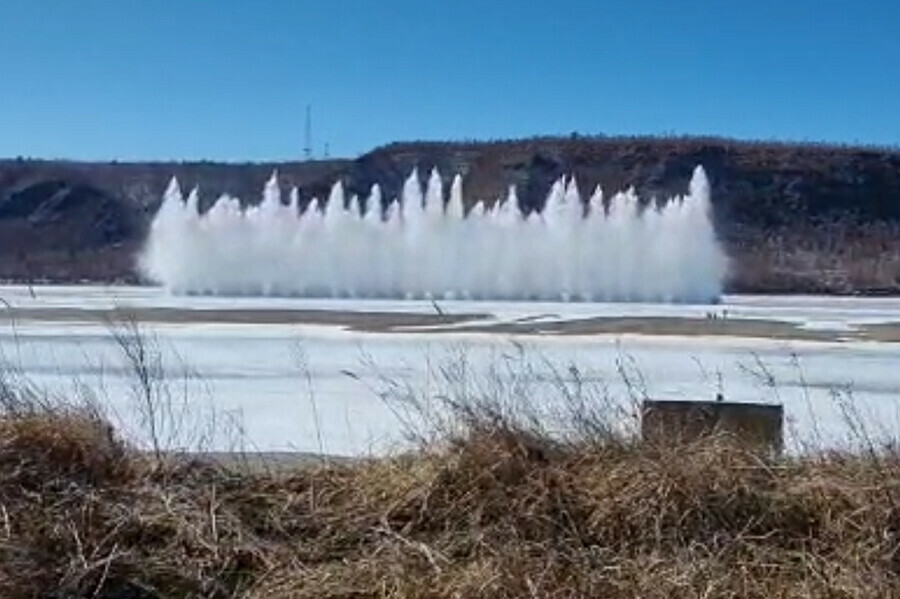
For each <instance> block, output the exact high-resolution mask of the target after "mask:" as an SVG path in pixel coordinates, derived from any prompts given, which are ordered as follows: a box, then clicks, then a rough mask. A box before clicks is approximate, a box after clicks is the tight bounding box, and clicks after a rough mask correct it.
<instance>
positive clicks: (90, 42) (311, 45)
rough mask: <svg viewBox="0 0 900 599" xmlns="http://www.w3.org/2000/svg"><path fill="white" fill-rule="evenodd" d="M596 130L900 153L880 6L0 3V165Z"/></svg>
mask: <svg viewBox="0 0 900 599" xmlns="http://www.w3.org/2000/svg"><path fill="white" fill-rule="evenodd" d="M307 103H310V104H312V105H313V128H314V130H313V136H314V144H315V146H316V151H317V153H321V152H322V146H323V144H324V142H326V141H328V142H329V143H330V146H331V152H332V154H333V155H340V156H355V155H358V154H359V153H362V152H364V151H366V150H368V149H370V148H372V147H374V146H376V145H378V144H382V143H385V142H389V141H394V140H409V139H459V138H497V137H517V136H525V135H533V134H554V133H563V134H567V133H569V132H572V131H579V132H582V133H597V132H604V133H607V134H620V133H621V134H646V133H650V134H657V133H666V132H677V133H691V134H715V135H726V136H735V137H742V138H764V139H768V138H779V139H787V140H808V141H814V140H826V141H839V142H851V143H852V142H861V143H874V144H892V145H893V144H897V143H900V2H898V1H896V0H854V1H850V0H846V1H842V2H838V1H836V0H693V1H691V0H617V1H601V0H552V1H540V0H457V1H454V2H451V1H441V0H322V1H318V2H313V1H303V0H256V1H251V0H241V1H239V0H0V156H16V155H25V156H35V157H45V158H51V157H69V158H79V159H113V158H116V159H120V160H125V159H166V158H178V159H182V158H184V159H193V158H210V159H227V160H243V159H253V160H262V159H289V158H294V157H299V156H300V155H301V152H302V147H303V122H304V106H305V105H306V104H307Z"/></svg>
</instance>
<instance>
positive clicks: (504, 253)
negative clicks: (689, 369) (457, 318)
mask: <svg viewBox="0 0 900 599" xmlns="http://www.w3.org/2000/svg"><path fill="white" fill-rule="evenodd" d="M444 191H445V189H444V185H443V182H442V180H441V177H440V175H439V173H438V172H437V170H434V171H432V172H431V174H430V176H429V178H428V183H427V185H426V187H425V190H424V193H423V189H422V186H421V184H420V182H419V177H418V174H417V173H416V172H415V171H413V173H412V174H411V175H410V176H409V178H407V180H406V182H405V183H404V185H403V190H402V193H401V197H400V198H398V199H396V200H395V201H393V202H390V203H389V204H387V206H385V207H384V208H383V205H382V191H381V189H380V187H379V186H378V185H374V186H373V187H372V189H371V191H370V192H369V195H368V197H367V198H365V199H364V200H363V199H362V198H358V197H356V196H354V197H352V198H348V197H347V195H346V192H345V191H344V188H343V185H342V183H341V182H340V181H338V182H336V183H335V184H334V186H333V187H332V189H331V193H330V195H329V198H328V201H327V203H325V204H320V203H319V202H318V201H315V200H314V201H312V202H310V203H309V204H308V205H307V206H306V208H305V210H303V211H302V212H301V211H300V206H299V203H300V202H299V193H298V191H297V190H296V189H292V190H291V192H290V196H289V201H288V202H287V203H284V202H283V201H282V197H281V188H280V187H279V184H278V179H277V173H275V174H273V175H272V178H271V179H270V180H269V181H268V182H267V183H266V185H265V188H264V190H263V197H262V201H261V202H260V203H259V204H258V205H256V206H251V207H246V208H242V206H241V203H240V201H239V200H238V199H237V198H233V197H231V196H228V195H224V196H222V197H220V198H219V200H218V201H216V202H215V204H213V206H212V207H211V208H210V209H209V210H208V211H206V212H205V213H204V214H201V213H200V212H199V209H198V205H199V194H198V192H197V190H196V189H195V190H193V191H192V192H191V193H190V194H189V195H188V198H187V199H185V198H184V196H183V193H182V191H181V189H180V187H179V185H178V182H177V181H176V180H175V179H172V182H171V183H170V184H169V186H168V188H167V190H166V192H165V196H164V198H163V203H162V206H161V208H160V210H159V212H158V213H157V215H156V217H155V218H154V220H153V223H152V226H151V229H150V234H149V238H148V241H147V244H146V247H145V249H144V252H143V253H142V255H141V257H140V268H141V271H142V273H143V274H144V275H145V276H146V277H147V278H148V279H150V280H152V281H154V282H157V283H159V284H162V285H163V286H165V287H166V288H168V289H169V290H170V291H171V292H172V293H176V294H216V295H288V296H302V297H354V298H442V299H453V298H456V299H503V300H554V301H556V300H562V301H648V302H650V301H652V302H698V303H705V302H711V301H716V300H717V299H718V298H719V296H720V294H721V286H722V279H723V277H724V274H725V269H726V259H725V257H724V254H723V252H722V250H721V248H720V247H719V244H718V243H717V240H716V236H715V232H714V230H713V226H712V222H711V220H710V198H709V183H708V181H707V178H706V174H705V173H704V171H703V169H702V168H701V167H699V166H698V167H697V168H696V169H695V171H694V174H693V177H692V179H691V182H690V187H689V193H688V194H687V195H686V196H683V197H682V196H678V197H674V198H671V199H669V200H668V201H667V202H665V203H664V204H662V205H661V206H656V205H653V204H651V205H648V206H642V205H641V202H640V201H639V200H638V197H637V195H636V194H635V192H634V190H627V191H624V192H620V193H617V194H615V195H613V196H612V197H611V198H610V199H609V201H608V202H606V201H605V200H604V196H603V191H602V190H601V189H600V188H599V187H598V188H597V189H595V190H594V191H593V193H592V194H591V196H590V197H589V198H588V200H587V201H586V202H585V201H584V200H583V199H582V196H581V192H580V190H579V188H578V184H577V182H576V180H575V179H574V178H568V179H566V178H561V179H559V180H557V181H556V182H555V183H554V184H553V186H552V188H551V189H550V192H549V194H548V196H547V200H546V203H545V205H544V208H543V209H542V210H541V211H540V212H539V213H538V212H532V213H530V214H529V215H527V216H523V214H522V212H521V211H520V209H519V205H518V199H517V196H516V189H515V187H511V188H510V189H509V192H508V194H507V196H506V198H504V199H503V200H502V201H499V202H496V203H494V204H493V205H492V206H490V207H488V206H486V205H485V204H484V203H483V202H480V201H479V202H476V203H475V204H474V205H472V206H471V208H469V210H468V211H467V210H466V209H465V205H464V202H463V184H462V179H461V178H460V177H459V176H456V177H455V178H454V179H453V182H452V184H451V186H450V190H449V196H448V197H447V199H446V201H445V195H444Z"/></svg>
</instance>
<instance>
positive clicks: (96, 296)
mask: <svg viewBox="0 0 900 599" xmlns="http://www.w3.org/2000/svg"><path fill="white" fill-rule="evenodd" d="M33 292H34V296H32V294H31V292H29V291H28V290H27V289H26V288H23V287H5V288H2V289H0V295H2V296H3V297H4V298H5V299H6V300H7V301H8V302H10V303H11V304H12V305H14V306H17V307H21V308H31V309H39V308H42V307H43V308H47V307H53V306H57V307H58V306H75V307H79V306H80V307H94V308H97V307H110V306H115V305H124V304H127V305H130V306H143V307H151V306H158V305H162V304H165V305H173V306H177V307H181V308H185V309H211V308H213V309H214V308H216V307H218V308H221V307H231V308H234V307H249V308H250V309H259V310H264V309H267V307H279V308H284V307H304V308H309V307H311V306H317V307H320V308H332V309H345V308H347V307H352V308H353V309H357V310H366V309H367V308H370V309H374V310H384V309H393V308H396V309H397V310H403V311H409V310H422V311H430V312H433V310H434V308H433V306H431V305H430V303H429V302H388V301H384V302H360V301H351V300H343V301H333V300H299V299H297V300H273V299H268V300H260V299H259V298H246V299H241V300H224V299H222V298H184V297H177V298H174V297H171V296H168V295H166V294H164V293H162V292H160V291H159V290H157V289H152V288H92V287H67V288H58V287H36V288H34V290H33ZM441 305H442V306H443V307H444V308H445V309H446V310H448V311H451V312H452V311H466V310H471V311H488V312H490V313H492V314H494V315H495V316H496V318H498V319H513V318H521V317H527V316H531V317H535V316H541V315H545V316H544V317H548V316H546V314H547V313H552V314H553V315H554V316H553V317H557V318H576V317H585V316H597V315H621V314H641V315H650V314H655V315H682V316H688V317H696V318H703V317H704V310H708V309H709V308H708V307H705V308H704V307H702V306H671V305H640V306H635V305H626V304H558V303H555V304H554V303H551V304H546V305H541V304H539V305H532V304H526V303H521V302H514V303H500V302H494V303H487V302H442V304H441ZM716 309H717V310H720V311H721V310H728V311H729V318H738V317H740V318H744V317H747V318H768V319H772V318H775V319H777V318H784V319H793V320H794V321H796V322H808V323H813V326H815V323H822V322H831V323H838V324H840V323H843V324H846V323H856V322H860V321H898V320H900V301H898V300H892V299H873V300H864V299H853V300H848V299H833V298H800V297H797V298H759V297H726V298H725V303H723V304H722V305H720V306H717V307H716ZM143 326H144V329H145V331H146V332H147V333H148V334H149V335H150V338H151V339H154V340H156V342H157V343H158V344H159V347H160V348H161V350H162V351H163V354H164V356H165V361H166V365H167V368H168V374H169V376H170V378H171V381H173V382H174V384H173V385H172V393H173V394H174V396H175V397H176V399H178V401H179V402H181V401H184V402H186V403H187V405H188V406H189V407H190V410H189V411H190V412H191V414H193V415H194V416H195V417H196V418H197V419H198V420H199V419H202V418H203V417H204V414H208V413H209V410H212V409H214V410H215V411H216V412H217V413H218V414H219V418H220V420H222V419H231V420H232V421H233V422H234V423H236V424H238V423H239V424H240V426H241V427H242V428H243V430H244V432H245V433H246V436H245V439H246V445H247V448H250V449H261V450H272V451H274V450H290V449H294V450H303V451H318V449H319V447H318V438H319V435H317V429H318V430H319V431H321V433H322V434H321V438H322V440H323V444H324V447H323V449H325V450H326V451H328V452H331V453H338V454H359V453H368V452H370V451H374V452H380V451H384V450H386V449H388V448H390V447H395V446H396V444H397V443H400V442H401V441H402V434H401V432H402V431H401V427H400V423H399V422H398V421H397V419H396V417H395V416H394V414H393V412H392V411H391V409H390V407H389V406H388V405H386V404H385V403H384V402H383V401H382V400H381V399H380V398H379V396H378V391H379V390H382V389H381V387H380V385H382V384H383V383H384V380H385V379H390V380H394V381H396V382H398V383H400V384H401V386H402V385H408V386H409V387H410V388H413V389H416V390H420V391H423V392H426V393H431V394H436V393H440V392H444V391H446V389H441V382H440V380H439V376H438V375H437V370H438V369H439V368H438V367H439V366H441V365H446V364H448V363H452V362H454V361H458V360H459V359H461V357H463V356H465V357H466V359H467V360H468V362H469V363H471V364H476V365H483V366H484V367H487V366H489V365H492V364H493V365H496V364H498V363H499V364H506V363H509V361H510V360H513V361H515V360H520V362H518V364H519V365H520V366H521V368H519V370H518V371H519V372H520V374H521V376H522V377H524V379H523V380H525V381H526V382H527V383H528V385H530V386H531V388H532V391H533V393H534V394H535V395H538V396H542V394H543V396H546V397H549V398H552V396H553V394H554V393H557V392H556V391H554V390H553V384H552V381H553V378H554V377H555V376H558V375H559V374H560V373H561V374H562V375H563V378H565V377H568V376H570V375H569V374H568V373H569V369H568V367H569V365H570V364H571V365H575V366H577V368H578V369H579V371H580V373H581V374H580V376H581V377H582V379H583V380H587V381H589V382H590V383H591V384H592V385H596V386H597V387H598V388H606V389H607V392H608V394H609V395H610V396H611V397H614V398H618V399H622V398H627V397H628V388H627V387H628V386H627V385H626V384H625V383H624V381H623V378H622V376H621V374H622V370H623V368H624V369H625V370H626V371H627V372H630V373H631V374H632V379H633V380H638V381H643V382H642V383H641V385H642V386H644V387H645V389H644V391H646V393H647V394H648V395H649V396H651V397H654V398H672V399H708V398H711V397H713V396H714V395H715V393H717V392H718V391H720V390H721V391H722V392H724V394H725V395H726V397H728V398H729V399H734V400H739V401H750V400H766V401H780V402H783V403H784V404H785V406H786V411H787V414H788V417H789V418H790V419H791V420H792V421H794V422H795V424H796V428H797V430H799V431H800V433H801V435H804V436H807V437H808V436H810V435H812V434H813V433H814V432H816V430H818V432H819V434H821V435H823V437H825V438H826V439H827V440H828V442H829V443H835V442H840V440H841V439H842V438H843V435H845V434H846V432H847V431H846V429H845V427H843V425H842V424H843V423H842V416H841V409H840V405H839V400H841V398H846V397H851V396H852V401H853V402H854V405H855V406H857V408H858V409H860V410H861V411H862V412H863V414H864V415H865V416H866V419H867V420H868V421H869V422H871V423H873V425H875V426H876V427H880V428H881V429H884V430H885V431H886V432H888V433H890V432H891V431H892V430H896V426H897V424H900V419H898V406H900V404H898V398H900V369H898V368H897V367H896V365H897V364H898V363H900V362H898V360H900V344H891V343H874V342H844V343H825V342H810V341H797V342H785V341H776V340H764V339H763V340H760V339H746V338H729V337H716V338H708V337H700V336H694V337H654V336H631V335H626V336H596V337H565V338H560V337H519V338H516V339H515V340H511V339H510V338H509V337H507V336H504V335H493V334H492V335H488V334H481V335H457V334H452V335H448V334H415V335H412V334H398V333H390V334H378V333H357V332H351V331H345V330H342V329H341V328H339V327H328V326H308V325H301V326H296V325H290V326H289V325H264V326H263V325H246V324H243V325H242V324H229V325H225V324H196V323H190V322H188V323H180V324H149V323H148V324H145V325H143ZM519 347H524V348H525V349H524V354H523V353H521V352H520V349H519ZM0 351H2V357H3V360H4V361H5V363H6V364H7V365H8V366H11V367H14V368H15V369H16V370H18V371H19V372H20V373H21V375H22V376H23V377H26V378H28V379H29V380H31V381H32V382H34V383H36V384H38V385H39V386H42V387H45V388H47V389H51V390H55V391H57V392H60V393H64V394H67V395H70V394H71V393H73V392H76V391H78V392H83V391H84V390H85V389H89V390H91V391H92V392H93V393H94V394H96V395H97V396H98V397H99V398H100V399H101V401H102V402H103V403H104V404H105V405H106V406H107V407H108V409H109V410H111V411H112V412H113V414H114V415H115V417H116V418H117V419H119V420H120V421H121V423H122V424H123V425H124V426H125V428H126V430H128V431H129V434H130V435H131V436H132V437H133V438H135V439H144V440H146V439H145V436H144V435H143V433H142V432H141V430H142V429H141V425H140V418H139V414H138V413H137V412H136V410H135V404H134V402H133V401H132V400H131V399H130V398H129V395H128V390H129V387H128V385H129V381H130V377H129V374H128V370H127V368H126V365H125V363H124V360H123V358H122V355H121V352H120V351H119V350H118V348H117V347H116V345H115V343H114V341H113V340H112V338H111V336H110V332H109V330H108V328H107V327H106V326H105V325H103V324H100V323H98V322H96V321H95V322H88V321H85V322H73V323H59V322H50V321H45V320H42V319H40V318H39V317H29V318H26V319H17V320H15V321H12V322H9V321H7V322H5V323H3V324H2V325H0ZM523 355H524V358H523V357H522V356H523ZM523 359H524V360H525V362H527V363H528V365H527V368H526V367H525V366H523V365H522V363H521V360H523ZM513 371H515V369H514V370H513ZM513 371H510V372H513ZM510 376H511V375H510ZM773 382H774V386H773V385H771V383H773ZM310 384H311V388H310ZM633 390H634V387H633V386H632V391H633ZM313 405H315V407H316V410H313ZM313 413H318V415H319V419H318V422H316V421H315V419H314V418H313ZM233 442H234V439H233V438H230V437H225V436H220V437H217V438H216V439H215V443H214V447H215V448H218V449H230V448H234V446H233V444H232V443H233Z"/></svg>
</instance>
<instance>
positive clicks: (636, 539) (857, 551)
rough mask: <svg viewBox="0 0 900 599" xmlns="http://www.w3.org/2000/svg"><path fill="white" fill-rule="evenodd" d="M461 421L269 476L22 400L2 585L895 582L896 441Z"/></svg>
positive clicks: (550, 588)
mask: <svg viewBox="0 0 900 599" xmlns="http://www.w3.org/2000/svg"><path fill="white" fill-rule="evenodd" d="M461 418H462V420H463V424H464V426H462V427H461V428H460V429H459V432H458V434H456V435H453V436H451V437H448V438H445V439H443V440H442V441H441V442H439V443H437V444H435V445H431V446H426V447H423V448H422V449H421V450H420V451H419V452H415V453H411V454H408V455H401V456H397V457H392V458H381V459H374V458H373V459H366V460H359V461H350V462H328V461H323V462H320V463H313V464H307V465H305V466H297V467H296V468H288V469H279V470H277V471H275V470H272V471H269V470H266V469H265V468H258V467H254V468H251V467H241V466H239V465H237V466H236V465H231V466H217V465H215V464H214V463H210V462H205V463H204V462H198V461H192V460H191V459H190V458H189V457H188V456H183V457H180V458H179V457H177V456H175V457H170V458H164V459H163V460H162V461H156V460H154V459H151V458H149V457H147V456H146V455H144V454H137V453H134V452H132V451H131V450H129V448H128V447H126V446H125V445H123V444H122V443H121V442H119V441H117V440H116V439H115V437H114V435H113V433H112V431H111V429H110V428H109V427H108V426H107V425H105V424H104V423H103V421H102V420H101V419H100V418H99V417H98V416H97V415H96V414H94V413H92V412H89V411H84V410H83V409H63V408H48V407H43V408H39V409H34V408H29V409H22V408H21V406H19V407H13V408H11V407H9V406H7V408H6V409H5V411H4V416H3V418H2V420H0V508H2V509H0V595H2V596H3V597H8V598H10V599H17V598H22V599H25V598H32V597H60V598H61V597H67V598H76V597H84V598H88V597H92V598H109V599H112V598H146V599H150V598H161V597H172V598H176V597H177V598H184V597H210V598H226V597H242V598H248V599H249V598H263V597H265V598H278V597H284V598H288V597H292V598H294V597H300V598H302V597H310V598H321V599H326V598H345V599H347V598H351V597H352V598H362V597H372V598H377V597H384V598H413V597H416V598H435V599H437V598H443V597H446V598H458V597H475V598H477V597H484V598H487V597H498V598H500V597H510V598H512V597H558V598H575V597H605V598H611V599H616V598H625V597H634V598H638V597H640V598H647V599H652V598H659V599H663V598H700V597H710V598H718V597H744V598H760V599H763V598H765V599H769V598H772V597H817V598H819V597H821V598H850V597H854V598H868V597H871V598H875V597H895V596H898V594H900V561H898V554H897V549H898V547H900V456H898V455H897V454H896V453H894V452H893V451H891V450H883V451H882V450H875V449H873V448H871V447H869V448H868V449H867V450H865V451H860V452H859V453H855V454H853V453H850V454H830V455H818V456H812V455H810V456H806V457H802V458H783V459H764V458H761V457H759V456H756V455H753V454H750V453H747V452H745V451H742V450H741V449H739V448H738V447H736V446H734V445H732V444H730V443H729V442H728V441H727V439H706V440H703V441H701V442H699V443H696V444H694V445H691V446H685V447H681V448H678V449H673V448H664V447H645V446H644V447H642V446H639V445H635V444H633V443H631V442H629V441H628V440H627V439H626V438H618V437H616V436H614V435H610V434H607V433H603V432H601V431H602V430H603V429H602V427H601V428H599V429H592V430H593V432H591V433H587V434H582V435H579V436H577V437H575V438H571V439H568V440H566V441H560V440H555V439H554V438H551V437H550V436H548V435H546V434H543V433H541V432H540V431H539V430H538V429H537V428H535V427H533V426H528V425H524V424H522V423H518V422H516V421H515V420H514V419H510V418H509V417H504V416H501V415H499V414H498V413H496V412H493V413H492V412H489V411H478V410H474V411H473V410H468V409H464V410H463V411H462V413H461ZM686 456H689V457H690V459H685V458H686Z"/></svg>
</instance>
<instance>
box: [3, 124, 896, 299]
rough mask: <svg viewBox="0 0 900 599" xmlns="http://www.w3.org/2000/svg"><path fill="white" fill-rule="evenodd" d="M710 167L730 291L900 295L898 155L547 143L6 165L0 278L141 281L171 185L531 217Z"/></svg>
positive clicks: (647, 191) (678, 185)
mask: <svg viewBox="0 0 900 599" xmlns="http://www.w3.org/2000/svg"><path fill="white" fill-rule="evenodd" d="M697 164H702V165H703V166H704V167H705V168H706V170H707V173H708V175H709V177H710V180H711V183H712V193H713V204H714V218H715V224H716V230H717V232H718V235H719V237H720V239H721V240H722V242H723V244H724V247H725V249H726V251H727V252H728V254H729V256H730V257H731V259H732V266H733V268H732V273H731V277H730V280H729V282H728V288H729V289H730V290H733V291H760V292H788V291H793V292H823V293H885V292H891V293H895V292H898V291H900V257H898V250H900V245H898V244H900V242H898V241H897V240H898V232H900V202H898V201H897V198H900V151H897V150H895V149H885V148H854V147H844V146H828V145H816V144H788V143H774V142H743V141H735V140H727V139H717V138H691V137H684V138H641V137H635V138H606V137H580V136H575V135H573V136H571V137H567V138H534V139H525V140H509V141H495V142H410V143H396V144H391V145H388V146H384V147H381V148H378V149H376V150H374V151H372V152H370V153H367V154H365V155H363V156H361V157H359V158H357V159H355V160H332V161H321V162H305V163H304V162H297V163H284V164H275V163H267V164H214V163H208V162H203V163H148V164H138V163H129V164H116V163H112V164H106V163H104V164H100V163H70V162H59V161H29V160H12V161H0V239H2V240H3V243H2V244H0V277H5V278H19V279H21V278H29V277H31V278H49V279H54V280H75V279H79V278H87V279H94V280H97V279H100V280H102V279H107V280H108V279H131V280H133V279H134V277H135V273H134V270H133V267H134V259H133V258H134V254H135V252H136V251H137V250H138V248H139V247H140V245H141V242H142V239H143V236H144V235H145V232H146V225H147V223H148V222H149V219H150V218H151V217H152V214H153V211H154V210H155V209H156V207H157V206H158V203H159V198H160V196H161V194H162V191H163V189H164V187H165V184H166V182H167V181H168V179H169V177H170V176H171V175H177V176H178V177H179V179H180V180H181V182H182V184H183V186H184V187H185V188H189V187H193V186H194V185H199V187H200V190H201V194H202V198H203V203H202V205H203V206H208V205H209V204H210V202H212V201H214V199H215V198H216V197H217V196H218V195H219V194H220V193H222V192H224V191H228V192H230V193H234V194H238V195H240V196H241V197H242V198H244V199H245V200H247V201H250V202H254V201H256V200H257V198H258V197H259V193H260V190H261V188H262V185H263V183H264V181H265V179H266V178H267V177H268V176H269V174H270V173H271V171H272V170H275V169H278V171H279V173H280V175H281V178H282V184H283V185H284V187H285V189H287V188H288V187H290V186H293V185H299V186H300V187H301V192H302V193H301V195H302V197H303V199H304V201H308V200H309V199H310V198H312V197H314V196H315V197H319V198H323V197H325V196H326V194H327V191H328V188H329V186H330V185H331V184H332V183H333V182H334V181H336V180H337V179H341V180H342V181H343V182H344V184H345V185H346V186H347V188H348V190H349V191H350V192H351V193H357V194H360V195H365V194H366V193H368V190H369V188H370V186H371V185H372V184H373V183H376V182H377V183H379V184H381V185H382V187H383V188H384V189H385V191H386V193H385V197H386V199H388V198H390V197H392V196H394V195H396V194H397V193H398V191H399V189H400V187H401V184H402V181H403V179H404V178H405V177H406V176H407V175H408V174H409V172H410V171H411V170H412V168H414V167H417V168H419V172H420V174H421V175H422V176H423V177H424V176H426V175H427V171H428V170H429V169H431V168H432V167H434V166H437V167H438V168H439V169H440V171H441V173H442V174H443V175H444V177H445V178H447V179H448V180H449V178H450V177H452V176H453V175H454V174H456V173H460V174H462V175H463V177H464V185H465V194H466V198H467V201H469V202H471V201H473V200H474V199H475V198H478V199H485V200H488V201H492V200H494V199H496V198H497V197H500V196H501V195H503V194H505V191H506V189H507V187H508V186H509V185H511V184H515V185H516V186H517V187H518V190H519V197H520V199H521V202H522V208H523V210H526V211H527V210H533V209H537V208H539V207H540V205H541V204H542V202H543V200H544V197H545V195H546V193H547V191H548V189H549V187H550V184H551V183H552V181H553V180H554V179H555V178H557V177H559V176H561V175H568V174H574V175H575V176H576V177H577V181H578V183H579V186H580V188H581V190H582V191H583V193H585V194H586V193H589V192H590V191H591V190H592V189H593V187H594V186H595V185H598V184H599V185H601V186H602V187H603V188H604V189H605V190H606V191H607V192H612V191H616V190H620V189H624V188H627V187H630V186H634V187H635V188H636V189H637V190H638V191H639V192H640V193H641V194H643V195H644V196H645V197H647V198H665V197H668V196H670V195H672V194H674V193H682V192H684V191H685V189H686V185H687V182H688V181H689V179H690V175H691V171H692V169H693V168H694V166H695V165H697Z"/></svg>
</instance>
